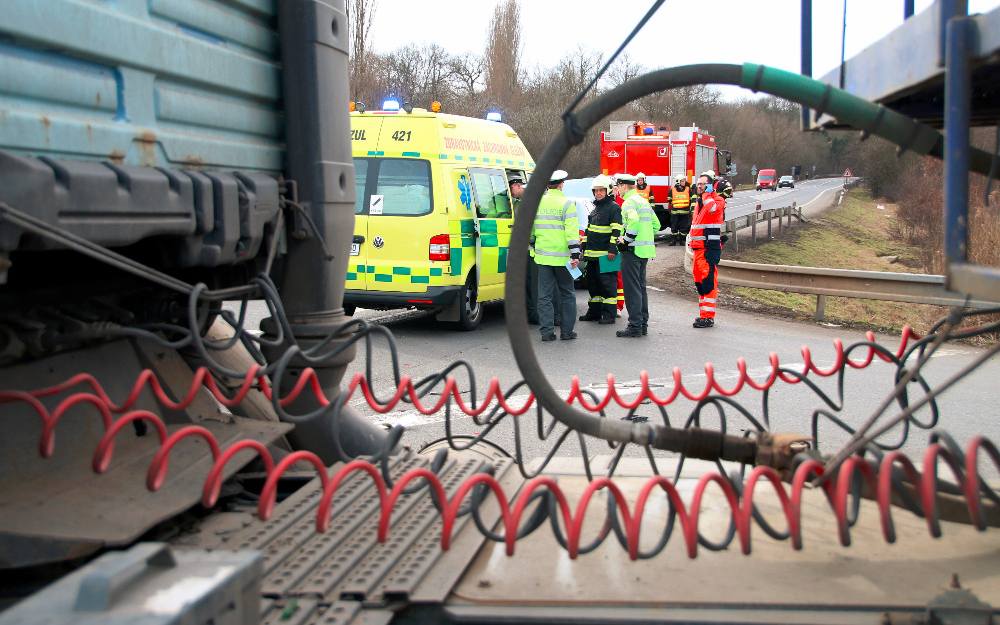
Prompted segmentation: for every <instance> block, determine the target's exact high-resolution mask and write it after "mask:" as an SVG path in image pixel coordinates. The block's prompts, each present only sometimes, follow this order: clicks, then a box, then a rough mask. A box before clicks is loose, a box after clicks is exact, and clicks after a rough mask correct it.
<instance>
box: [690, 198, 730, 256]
mask: <svg viewBox="0 0 1000 625" xmlns="http://www.w3.org/2000/svg"><path fill="white" fill-rule="evenodd" d="M725 213H726V200H725V199H723V198H722V197H721V196H720V195H718V194H716V193H703V194H702V196H701V198H700V200H699V202H698V206H696V207H695V210H694V215H693V216H692V217H691V249H693V250H700V249H708V250H718V249H722V226H723V223H724V220H725V217H724V215H725Z"/></svg>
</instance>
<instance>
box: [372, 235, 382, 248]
mask: <svg viewBox="0 0 1000 625" xmlns="http://www.w3.org/2000/svg"><path fill="white" fill-rule="evenodd" d="M372 244H373V245H374V246H375V247H377V248H380V249H381V247H382V246H383V245H385V239H383V238H382V237H375V239H374V240H373V241H372Z"/></svg>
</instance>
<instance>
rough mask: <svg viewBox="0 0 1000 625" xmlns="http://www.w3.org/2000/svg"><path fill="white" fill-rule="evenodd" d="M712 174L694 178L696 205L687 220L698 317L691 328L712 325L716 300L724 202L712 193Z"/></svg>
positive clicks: (713, 323) (720, 197) (713, 179)
mask: <svg viewBox="0 0 1000 625" xmlns="http://www.w3.org/2000/svg"><path fill="white" fill-rule="evenodd" d="M714 182H715V175H714V173H713V172H705V173H703V174H702V175H701V176H699V177H698V184H697V191H698V195H699V198H698V203H697V205H696V206H695V207H694V211H693V214H692V216H691V243H690V245H691V250H692V252H694V263H693V266H692V274H693V277H694V286H695V289H697V291H698V316H697V317H696V318H695V320H694V324H693V326H694V327H695V328H711V327H713V326H714V325H715V307H716V300H717V298H718V296H719V272H718V265H719V261H720V260H721V259H722V226H723V223H724V222H725V216H724V215H725V211H726V200H725V199H724V198H723V197H722V196H720V195H718V194H717V193H715V191H714V189H713V188H712V184H713V183H714Z"/></svg>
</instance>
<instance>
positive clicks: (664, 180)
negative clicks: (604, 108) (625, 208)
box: [601, 121, 735, 227]
mask: <svg viewBox="0 0 1000 625" xmlns="http://www.w3.org/2000/svg"><path fill="white" fill-rule="evenodd" d="M720 155H721V157H722V159H723V162H722V164H721V166H720V162H719V159H720ZM708 169H711V170H712V171H714V172H715V173H717V174H726V175H732V174H733V173H735V172H733V171H732V154H731V153H730V152H729V151H728V150H720V149H719V148H718V146H717V145H716V141H715V137H713V136H712V135H710V134H708V133H706V132H704V131H703V130H702V129H701V128H698V127H697V126H682V127H681V128H678V129H677V130H671V129H670V128H669V127H667V126H657V125H656V124H650V123H646V122H639V121H613V122H611V127H610V129H609V130H605V131H602V132H601V173H603V174H607V175H610V176H613V175H615V174H619V173H626V174H637V173H639V172H643V173H645V174H646V182H647V183H648V184H649V185H650V187H651V191H652V195H651V197H652V198H653V199H652V200H651V202H650V203H651V204H653V205H654V206H653V209H654V210H655V211H656V214H657V217H659V218H660V223H661V224H662V225H663V226H664V227H666V225H667V224H668V223H669V221H670V220H669V219H668V218H666V214H667V210H668V207H667V206H666V204H665V203H666V201H667V189H668V187H670V185H672V184H673V181H674V179H675V178H676V177H677V176H684V177H685V178H687V180H688V182H689V183H694V178H695V176H696V175H697V174H698V173H699V172H703V171H705V170H708Z"/></svg>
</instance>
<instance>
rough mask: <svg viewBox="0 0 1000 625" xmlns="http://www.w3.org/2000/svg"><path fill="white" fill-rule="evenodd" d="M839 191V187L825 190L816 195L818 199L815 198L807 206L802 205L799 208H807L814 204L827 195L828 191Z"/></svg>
mask: <svg viewBox="0 0 1000 625" xmlns="http://www.w3.org/2000/svg"><path fill="white" fill-rule="evenodd" d="M837 189H838V187H830V188H829V189H823V190H822V191H820V192H819V193H818V194H817V195H816V197H814V198H813V199H811V200H809V201H808V202H806V203H805V204H802V205H800V206H799V208H805V207H806V206H809V205H810V204H812V203H813V202H815V201H816V200H818V199H819V198H821V197H823V194H824V193H826V192H827V191H836V190H837Z"/></svg>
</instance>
